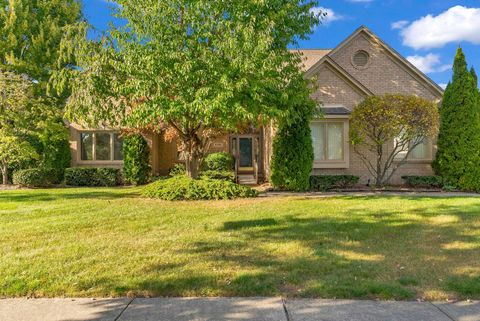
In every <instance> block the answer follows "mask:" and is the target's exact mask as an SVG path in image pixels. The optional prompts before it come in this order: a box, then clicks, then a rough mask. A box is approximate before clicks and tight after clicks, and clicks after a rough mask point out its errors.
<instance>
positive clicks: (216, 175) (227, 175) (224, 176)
mask: <svg viewBox="0 0 480 321" xmlns="http://www.w3.org/2000/svg"><path fill="white" fill-rule="evenodd" d="M200 177H201V178H210V179H220V180H223V181H229V182H235V173H234V172H233V171H213V170H209V171H204V172H202V173H200Z"/></svg>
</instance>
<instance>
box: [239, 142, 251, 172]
mask: <svg viewBox="0 0 480 321" xmlns="http://www.w3.org/2000/svg"><path fill="white" fill-rule="evenodd" d="M238 163H239V164H238V170H239V172H253V138H252V137H239V138H238Z"/></svg>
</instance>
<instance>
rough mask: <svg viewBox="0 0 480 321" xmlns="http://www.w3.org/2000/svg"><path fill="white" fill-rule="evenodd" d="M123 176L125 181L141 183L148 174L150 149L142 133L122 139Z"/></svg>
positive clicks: (144, 181)
mask: <svg viewBox="0 0 480 321" xmlns="http://www.w3.org/2000/svg"><path fill="white" fill-rule="evenodd" d="M123 176H124V179H125V182H127V183H131V184H134V185H142V184H145V183H147V182H148V178H149V176H150V149H149V147H148V144H147V142H146V141H145V139H144V138H143V136H142V135H131V136H126V137H125V138H124V140H123Z"/></svg>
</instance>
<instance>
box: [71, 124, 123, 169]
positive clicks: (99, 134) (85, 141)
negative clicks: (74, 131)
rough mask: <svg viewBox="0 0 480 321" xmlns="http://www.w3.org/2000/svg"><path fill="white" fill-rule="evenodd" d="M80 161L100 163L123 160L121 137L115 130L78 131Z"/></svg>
mask: <svg viewBox="0 0 480 321" xmlns="http://www.w3.org/2000/svg"><path fill="white" fill-rule="evenodd" d="M80 161H82V162H102V163H105V162H121V161H123V138H122V137H121V136H120V134H119V133H115V132H106V131H85V132H80Z"/></svg>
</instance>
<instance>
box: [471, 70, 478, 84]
mask: <svg viewBox="0 0 480 321" xmlns="http://www.w3.org/2000/svg"><path fill="white" fill-rule="evenodd" d="M470 74H472V77H473V79H474V80H475V85H477V86H478V76H477V73H476V71H475V68H473V66H472V68H470Z"/></svg>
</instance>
